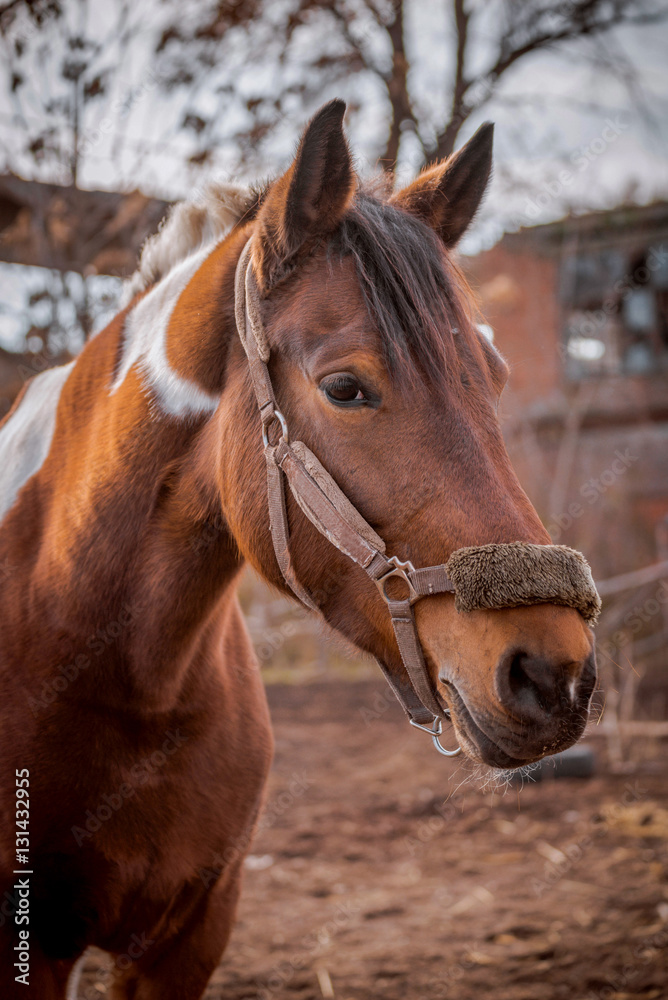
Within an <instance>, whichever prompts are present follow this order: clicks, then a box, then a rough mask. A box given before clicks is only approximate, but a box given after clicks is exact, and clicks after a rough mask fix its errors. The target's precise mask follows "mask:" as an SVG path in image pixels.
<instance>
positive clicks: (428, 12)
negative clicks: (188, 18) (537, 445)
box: [0, 0, 668, 342]
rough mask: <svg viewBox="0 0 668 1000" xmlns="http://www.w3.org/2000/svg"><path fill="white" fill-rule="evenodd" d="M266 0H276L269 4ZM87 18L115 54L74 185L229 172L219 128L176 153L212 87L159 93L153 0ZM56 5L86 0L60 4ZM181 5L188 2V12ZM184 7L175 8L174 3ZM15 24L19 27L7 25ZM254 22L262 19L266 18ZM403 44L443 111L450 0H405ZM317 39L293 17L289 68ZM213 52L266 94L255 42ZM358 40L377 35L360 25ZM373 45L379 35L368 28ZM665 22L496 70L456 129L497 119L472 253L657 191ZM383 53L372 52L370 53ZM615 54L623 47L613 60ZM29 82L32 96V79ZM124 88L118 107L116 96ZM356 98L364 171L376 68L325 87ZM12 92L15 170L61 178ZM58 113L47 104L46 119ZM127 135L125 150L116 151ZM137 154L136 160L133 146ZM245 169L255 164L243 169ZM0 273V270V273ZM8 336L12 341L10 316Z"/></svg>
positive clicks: (277, 149)
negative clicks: (184, 125) (486, 98)
mask: <svg viewBox="0 0 668 1000" xmlns="http://www.w3.org/2000/svg"><path fill="white" fill-rule="evenodd" d="M285 2H288V0H277V2H276V3H275V4H274V5H273V7H272V9H274V10H275V11H276V14H277V16H278V14H279V13H280V10H281V7H282V4H283V3H285ZM472 6H475V7H478V8H479V9H480V10H481V11H483V12H484V16H482V17H478V18H477V19H474V20H473V22H472V24H473V25H474V26H475V33H474V34H473V37H472V38H471V40H470V44H469V52H470V54H471V56H472V57H473V58H474V59H475V60H477V61H478V62H479V63H480V65H481V66H484V65H485V64H486V61H487V60H488V58H489V52H490V41H489V39H490V38H493V37H494V28H495V25H494V17H495V16H496V15H495V10H496V9H498V4H495V3H494V2H491V3H485V4H481V3H477V4H472ZM87 7H88V9H89V10H91V9H92V10H93V11H94V13H95V18H96V22H95V23H96V31H98V32H99V37H100V38H106V37H107V36H109V40H108V42H107V43H106V44H105V47H104V50H103V53H102V57H101V64H102V65H108V66H111V67H114V68H115V69H116V70H117V72H115V73H114V74H113V76H112V80H113V87H114V89H113V90H112V91H111V92H110V93H109V94H108V95H107V97H106V98H105V99H103V100H102V101H101V102H99V103H95V102H93V103H92V104H91V105H90V106H89V108H88V111H87V118H86V121H85V122H84V128H83V136H84V140H85V142H86V147H85V148H86V156H85V157H84V162H83V165H82V169H81V175H80V184H81V186H83V187H90V188H98V187H101V188H111V189H119V188H121V189H132V188H136V187H140V188H141V189H142V190H144V191H145V192H146V193H150V194H155V195H159V196H167V197H180V196H184V195H188V194H189V193H190V192H192V191H193V189H196V187H197V186H198V185H199V184H202V183H203V182H204V181H205V180H206V177H207V176H215V177H216V178H221V177H228V176H230V175H231V174H234V173H235V161H236V150H235V148H234V144H233V143H231V142H227V143H225V142H223V143H222V144H221V147H220V148H219V150H218V151H217V153H216V157H215V160H214V163H213V164H211V165H210V166H209V167H207V168H204V169H203V170H202V171H200V172H194V171H193V170H192V169H191V170H187V169H185V168H184V166H183V160H184V154H185V153H186V152H187V151H188V148H189V145H188V144H189V142H190V139H189V137H188V135H187V134H183V132H181V131H179V129H178V127H177V126H178V123H179V122H180V120H181V118H182V115H183V112H184V110H185V109H186V108H188V109H199V110H200V111H202V112H206V111H207V110H210V109H211V107H212V102H213V99H214V98H213V87H210V88H209V89H207V87H203V88H199V89H198V90H197V91H195V92H192V93H189V94H184V93H183V92H181V91H179V92H177V93H176V94H171V95H169V96H165V95H164V94H163V93H162V91H161V89H160V88H159V87H158V86H157V85H156V82H155V76H154V71H155V62H154V60H153V58H152V56H151V52H152V46H153V45H154V43H155V38H156V34H157V33H158V32H159V30H160V28H161V22H160V18H161V17H163V16H164V6H163V5H159V4H156V0H137V2H136V4H135V5H134V7H133V16H134V17H135V18H136V25H137V28H136V30H135V31H134V33H133V37H132V41H131V43H130V44H127V45H119V44H118V41H117V39H115V38H114V34H113V23H114V22H113V13H112V12H113V10H114V5H113V3H107V2H105V0H92V2H91V3H89V4H88V5H87ZM65 9H66V11H68V16H70V17H71V16H74V14H73V12H75V11H78V10H81V9H86V5H78V4H73V3H72V0H70V3H69V4H66V5H65ZM187 9H188V7H187V4H186V5H184V12H185V11H186V10H187ZM184 16H185V13H184ZM17 30H23V29H21V28H20V25H19V26H18V28H17ZM264 30H266V31H269V32H271V27H270V26H268V27H265V28H264ZM406 32H407V48H408V53H409V56H410V57H411V63H412V66H413V69H412V75H411V88H412V91H413V93H414V95H415V97H416V99H417V100H418V101H419V102H420V105H421V107H423V108H427V109H433V111H434V116H435V118H439V117H441V118H442V117H443V108H444V107H445V104H446V101H447V99H448V81H449V80H450V78H451V74H452V71H453V67H452V58H453V56H452V53H453V44H452V39H453V28H452V22H451V3H450V2H449V0H448V2H446V0H438V2H436V0H412V2H411V3H410V4H409V10H408V18H407V24H406ZM58 37H59V36H58V34H57V32H55V31H53V32H50V33H48V37H45V38H43V39H40V48H39V50H38V51H36V53H35V58H34V60H33V62H32V64H31V66H30V68H29V72H30V74H31V77H30V87H29V88H26V90H25V93H26V95H27V99H24V104H23V114H24V115H25V116H26V117H27V118H29V119H30V118H32V120H35V121H38V120H39V119H40V116H43V111H42V110H41V107H42V105H43V103H44V99H45V98H48V97H52V96H57V88H55V87H54V82H53V81H54V77H55V76H56V71H55V68H56V67H57V64H58V62H59V60H60V58H61V57H62V51H59V50H58ZM319 41H320V40H319V39H318V37H316V35H315V34H314V33H313V32H311V34H310V35H309V31H308V29H306V30H304V31H303V33H302V35H301V36H300V37H299V39H298V44H297V45H296V47H295V49H294V54H293V56H294V57H293V59H292V62H291V65H290V67H289V72H290V73H292V74H293V75H294V77H295V78H298V77H299V73H300V47H301V51H302V52H306V51H308V49H309V46H313V45H317V44H319ZM233 42H234V44H233V45H231V46H230V48H229V50H228V54H227V57H226V60H225V66H224V67H223V66H221V68H220V72H221V79H225V80H227V81H228V82H229V81H232V83H233V85H234V87H235V91H236V92H237V93H241V94H253V93H257V91H258V88H259V89H262V90H265V91H266V92H270V93H271V92H272V88H273V87H274V86H275V80H274V78H273V72H274V71H273V70H272V68H271V66H270V65H269V64H267V63H265V64H264V65H262V64H259V63H258V61H257V59H254V57H253V48H252V45H251V43H249V42H248V40H247V39H246V38H245V37H244V36H243V35H242V34H236V35H234V36H233ZM369 43H370V44H375V42H374V39H373V38H370V42H369ZM379 44H381V45H382V40H381V42H379ZM667 53H668V27H667V26H666V25H665V24H664V25H660V26H655V25H652V26H647V27H637V28H622V29H618V30H617V31H616V32H615V33H614V34H612V35H610V36H609V37H608V38H607V40H606V41H605V42H602V41H591V40H587V41H583V42H579V43H576V44H571V45H570V46H569V47H568V48H566V49H561V50H559V51H555V52H541V53H537V54H536V55H533V56H529V57H527V58H526V59H525V60H523V61H521V62H520V63H518V64H517V66H516V67H515V68H513V69H512V70H510V71H509V73H508V74H507V75H506V76H505V77H504V80H503V84H502V86H501V87H500V89H499V91H498V93H497V95H496V96H495V97H494V99H493V100H492V101H491V102H490V103H489V104H488V106H487V107H486V108H485V109H484V111H483V112H482V113H480V114H478V115H477V116H474V117H473V118H472V119H471V120H470V121H469V122H467V123H466V126H465V127H464V129H463V130H462V133H461V134H460V139H459V143H460V144H461V142H463V141H465V139H466V138H468V137H469V136H470V135H471V134H472V132H473V131H474V130H475V129H476V128H477V127H478V125H479V124H480V123H481V121H483V120H484V119H486V118H491V119H492V120H494V121H495V122H496V126H497V128H496V149H495V163H496V168H495V174H494V179H493V182H492V186H491V189H490V193H489V196H488V198H487V200H486V202H485V205H484V207H483V210H482V212H481V213H480V216H479V218H478V221H477V223H476V226H475V229H474V231H473V232H472V233H471V234H470V236H469V237H467V238H466V241H465V243H464V245H463V249H464V250H465V251H467V252H475V251H476V250H478V249H480V248H481V247H484V246H489V245H491V243H493V242H494V241H495V240H496V239H498V238H499V236H500V235H501V234H502V232H503V231H504V229H511V230H512V229H516V228H518V226H520V225H534V224H537V223H541V222H547V221H550V220H552V219H556V218H559V217H561V216H562V215H563V214H564V213H565V212H566V211H568V210H569V209H575V210H579V211H583V210H588V209H596V208H604V207H609V206H613V205H615V204H619V203H620V202H623V201H632V202H636V203H646V202H648V201H651V200H653V199H656V198H665V197H667V196H668V171H667V168H666V163H667V160H668V55H667ZM382 55H383V53H382V51H380V52H379V56H381V57H382ZM620 57H621V61H619V60H620ZM602 58H607V59H609V60H612V61H613V63H617V64H618V65H619V71H618V72H616V73H615V74H614V75H610V74H604V73H603V72H602V71H601V69H600V67H598V66H597V65H596V63H595V60H600V59H602ZM626 64H630V65H632V66H634V67H635V72H636V75H637V85H636V86H634V87H632V88H629V86H628V85H627V84H626V83H625V81H624V67H625V65H626ZM31 90H32V95H33V96H32V97H30V91H31ZM129 92H130V93H131V94H132V99H131V101H130V108H129V111H128V110H127V108H124V107H122V106H121V102H122V100H123V99H124V98H125V97H127V94H128V93H129ZM339 95H340V96H343V97H344V98H349V99H350V98H351V97H354V98H355V99H356V100H357V101H358V102H359V103H360V104H361V109H360V111H359V113H357V114H356V115H354V116H351V118H350V121H349V127H350V131H351V139H352V145H353V149H354V151H355V153H356V156H357V162H358V167H359V169H360V171H361V172H363V173H370V172H372V171H373V170H374V169H375V168H374V159H375V156H376V155H377V154H378V151H379V150H380V149H382V146H383V140H384V136H385V133H386V128H387V115H388V109H387V106H386V98H385V96H384V94H383V93H382V91H381V88H380V85H379V83H378V81H377V80H376V79H375V78H372V77H370V76H369V77H360V76H356V77H355V78H354V79H351V80H350V81H344V82H343V83H339V84H336V85H333V86H332V87H331V92H330V91H327V92H325V93H324V95H323V98H324V99H327V98H329V97H333V96H339ZM17 112H18V104H17V101H16V99H15V98H12V95H11V94H9V93H6V94H5V95H4V96H3V97H2V103H1V104H0V143H1V144H2V146H3V147H4V149H5V151H6V152H5V156H6V159H7V162H8V163H9V165H10V166H11V167H12V168H13V169H14V170H16V171H17V172H19V173H23V174H24V175H25V176H31V177H41V179H44V180H54V181H61V182H67V179H68V178H67V171H66V170H60V171H58V170H57V169H56V168H55V167H54V165H53V164H45V166H44V167H43V168H42V170H41V171H40V170H37V169H36V167H35V164H34V162H33V161H32V160H31V159H30V158H28V157H26V156H23V155H21V152H20V149H21V145H22V143H24V142H25V133H24V131H23V130H22V128H21V126H20V124H17V121H18V119H17ZM244 113H245V112H244V109H243V107H240V106H239V104H238V103H235V102H234V101H230V103H229V106H228V107H226V111H225V125H226V126H227V128H228V130H229V132H232V131H233V129H234V127H235V125H237V124H239V123H240V122H242V119H243V115H244ZM302 119H303V116H302V115H295V117H294V118H292V117H290V116H287V118H285V119H284V120H283V121H282V122H281V124H280V127H279V128H278V129H277V130H276V132H275V135H274V136H273V138H272V140H271V143H270V144H269V146H268V147H267V151H266V161H267V162H266V163H265V164H263V167H262V169H261V171H260V172H261V174H263V175H264V176H266V175H268V174H271V173H272V172H276V171H277V170H279V169H281V168H283V167H284V166H286V165H287V163H288V161H289V158H290V156H291V153H292V151H293V149H294V145H295V142H296V139H297V137H298V134H299V131H300V129H301V127H302V125H303V120H302ZM54 121H57V116H56V117H55V118H54ZM121 144H123V148H124V150H125V152H124V153H123V154H121V155H120V157H117V158H116V160H114V158H113V157H112V153H113V152H114V150H116V151H117V150H118V149H119V148H120V146H121ZM140 152H141V154H142V156H141V161H140V162H138V160H137V156H138V153H140ZM417 154H418V150H417V148H416V146H413V147H412V148H411V142H410V139H409V141H407V142H405V143H404V145H403V147H402V152H401V157H400V162H399V167H398V176H399V178H400V180H402V181H403V180H408V179H410V177H412V176H413V174H414V172H415V164H416V163H417ZM239 179H241V180H254V179H255V178H254V177H243V176H242V177H240V178H239ZM5 274H7V272H5ZM0 281H1V282H2V285H3V290H4V294H5V301H7V296H9V297H14V293H13V291H12V289H15V284H16V281H15V277H11V278H7V276H6V277H5V280H4V281H3V280H2V276H0ZM0 327H2V328H4V331H5V333H4V337H2V332H1V330H0V337H2V339H3V340H4V342H7V341H8V338H9V339H10V340H11V334H10V329H9V327H8V326H7V323H6V322H0Z"/></svg>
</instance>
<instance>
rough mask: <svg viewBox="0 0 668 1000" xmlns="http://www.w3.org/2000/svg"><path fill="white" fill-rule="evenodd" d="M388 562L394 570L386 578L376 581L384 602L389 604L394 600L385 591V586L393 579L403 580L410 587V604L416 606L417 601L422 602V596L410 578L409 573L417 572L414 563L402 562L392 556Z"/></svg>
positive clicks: (382, 577)
mask: <svg viewBox="0 0 668 1000" xmlns="http://www.w3.org/2000/svg"><path fill="white" fill-rule="evenodd" d="M388 562H391V563H392V565H393V567H394V569H391V570H389V571H388V572H387V573H385V575H384V576H381V577H380V579H378V580H376V586H377V587H378V590H379V591H380V596H381V597H382V598H383V600H384V601H387V603H388V604H389V602H390V601H391V600H392V598H391V597H388V595H387V592H386V590H385V584H386V582H387V581H388V580H391V579H393V578H395V579H396V578H398V579H400V580H403V581H404V583H405V584H406V586H407V587H408V601H409V603H410V604H415V602H416V601H419V600H420V595H419V594H418V592H417V590H416V589H415V587H414V586H413V584H412V583H411V581H410V579H409V577H408V574H409V573H414V572H415V566H414V565H413V563H412V562H402V561H401V560H400V559H397V557H396V556H390V558H389V560H388Z"/></svg>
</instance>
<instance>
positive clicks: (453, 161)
mask: <svg viewBox="0 0 668 1000" xmlns="http://www.w3.org/2000/svg"><path fill="white" fill-rule="evenodd" d="M493 141H494V125H493V124H492V122H485V124H484V125H481V126H480V128H479V129H478V131H477V132H476V133H475V135H474V136H472V138H471V139H469V141H468V142H467V143H466V145H464V146H462V148H461V149H460V150H459V151H458V152H456V153H453V154H452V156H449V157H448V159H447V160H443V161H442V162H441V163H437V164H436V165H435V166H433V167H429V168H428V169H427V170H425V171H423V173H421V174H420V175H419V177H417V178H416V179H415V180H414V181H413V183H412V184H409V185H408V187H405V188H403V189H402V190H401V191H398V192H397V193H396V194H395V195H393V197H392V204H394V205H398V206H400V207H401V208H403V209H405V210H406V211H407V212H410V213H411V215H417V216H419V217H420V218H421V219H424V221H425V222H426V223H427V224H428V225H429V226H431V227H432V229H435V230H436V232H437V233H438V235H439V236H440V237H441V239H442V240H443V242H444V243H445V245H446V247H453V246H454V245H455V244H456V243H457V242H458V241H459V240H460V239H461V237H462V236H463V235H464V233H465V232H466V230H467V229H468V227H469V226H470V224H471V222H472V221H473V216H474V215H475V213H476V212H477V211H478V208H479V206H480V202H481V201H482V196H483V195H484V193H485V189H486V188H487V184H488V182H489V177H490V174H491V172H492V145H493Z"/></svg>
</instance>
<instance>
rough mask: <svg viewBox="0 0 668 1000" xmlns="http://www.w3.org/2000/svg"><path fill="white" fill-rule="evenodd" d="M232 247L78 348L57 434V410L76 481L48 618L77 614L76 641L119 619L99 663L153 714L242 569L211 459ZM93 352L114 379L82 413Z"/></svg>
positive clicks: (236, 243) (169, 281) (173, 278)
mask: <svg viewBox="0 0 668 1000" xmlns="http://www.w3.org/2000/svg"><path fill="white" fill-rule="evenodd" d="M242 245H243V237H241V238H232V239H230V240H228V241H225V242H224V243H223V244H221V245H219V246H218V247H217V248H215V249H214V250H213V251H212V252H211V253H210V254H209V255H208V256H203V259H202V260H201V262H197V261H195V262H191V263H190V265H189V267H190V271H189V270H188V267H184V268H181V270H180V272H178V273H176V274H173V275H170V276H168V277H167V278H166V279H164V281H163V282H161V284H160V285H159V286H156V288H155V289H153V290H152V291H150V292H149V293H148V294H146V295H145V296H144V297H143V298H142V299H141V300H139V301H137V302H136V303H135V304H134V305H133V306H131V307H130V308H129V309H128V310H127V312H126V313H125V315H124V316H123V317H121V321H120V325H119V324H117V329H116V330H115V331H114V329H112V328H108V330H107V331H104V333H102V334H100V335H99V336H98V337H97V338H95V339H94V341H92V342H91V343H90V344H89V345H88V346H87V348H86V350H85V351H84V352H83V354H82V355H81V358H80V360H79V362H78V363H77V365H76V366H75V370H74V372H73V373H72V377H71V380H68V383H67V385H66V393H64V395H65V398H64V399H63V401H62V402H63V404H64V410H65V414H66V417H65V420H64V424H65V425H67V424H68V420H67V417H68V416H69V414H70V410H72V411H74V410H77V408H78V413H79V415H78V418H77V419H76V420H74V419H73V420H72V421H71V422H70V424H71V426H70V428H69V429H70V435H69V439H66V440H65V442H64V445H65V446H64V448H63V449H62V450H63V451H64V452H65V453H66V455H65V458H64V459H63V469H62V470H61V472H63V471H64V472H65V473H67V476H66V478H69V477H70V476H74V477H75V478H76V484H75V486H74V489H73V490H72V491H71V492H69V491H68V493H69V495H68V496H63V497H62V500H61V504H60V509H59V510H57V511H56V516H57V518H59V519H60V521H61V522H62V521H64V522H66V524H67V532H68V537H69V539H70V544H69V546H68V547H69V551H70V554H71V558H70V559H69V561H68V569H67V570H66V572H67V573H68V576H67V579H66V581H64V583H65V586H64V587H63V588H61V591H60V592H62V593H63V594H64V595H65V596H64V601H65V602H66V603H68V602H69V605H70V606H69V607H65V608H61V609H60V611H61V612H62V611H65V613H66V614H67V615H68V617H69V619H70V620H71V616H72V612H73V609H74V608H75V607H76V608H77V609H83V613H82V614H81V612H80V613H79V617H80V620H81V624H80V629H79V631H80V633H83V634H87V635H90V634H92V633H94V632H96V630H95V629H91V622H95V623H96V625H97V626H98V630H99V629H101V630H102V632H104V630H105V627H106V626H107V624H108V623H109V622H110V621H116V620H121V616H122V615H125V616H126V617H127V616H128V615H129V617H130V627H129V628H127V629H125V630H124V631H123V633H122V635H121V636H120V638H119V639H118V641H117V642H115V643H114V645H113V648H111V649H110V650H109V651H107V653H108V655H107V653H105V656H107V659H108V660H109V666H110V668H113V666H114V664H115V665H116V666H117V667H118V668H119V670H120V672H121V674H123V675H125V676H126V677H127V676H129V677H130V678H131V680H132V683H133V685H134V689H135V696H134V700H135V701H137V702H140V701H143V702H144V703H145V704H146V703H149V702H151V700H152V705H151V707H152V710H156V709H158V708H160V707H165V706H167V705H169V704H171V703H173V702H174V699H177V698H178V696H179V691H180V690H181V689H182V687H183V685H184V683H185V679H186V676H187V674H188V670H189V668H190V667H191V666H192V665H193V662H194V660H195V659H196V658H197V657H198V655H201V653H202V644H203V643H204V644H206V642H207V641H213V639H212V638H209V639H208V640H207V636H209V637H210V635H211V632H212V629H213V632H215V633H216V634H218V633H219V630H220V622H221V619H222V618H223V617H224V616H225V615H226V608H227V609H229V608H230V607H231V605H232V604H233V603H234V585H235V583H236V577H237V574H238V572H239V569H240V567H241V565H242V560H241V558H240V556H239V553H238V550H237V548H236V545H235V543H234V540H233V539H232V537H231V535H230V532H229V529H228V527H227V525H226V523H225V522H224V520H223V518H222V516H221V513H220V502H219V498H218V495H217V491H216V485H215V472H214V462H213V461H212V460H211V457H212V454H213V452H214V449H215V442H216V429H215V425H216V421H215V419H213V417H214V414H215V413H216V410H217V407H218V403H219V400H220V396H221V392H222V390H223V387H224V383H225V374H226V358H227V352H228V349H229V346H230V344H231V342H232V341H233V338H234V337H235V327H234V320H233V316H234V269H235V264H236V260H237V258H238V255H239V252H240V249H241V246H242ZM191 272H192V273H191ZM160 338H162V340H161V341H160ZM96 341H97V343H96ZM100 355H105V356H106V358H107V361H108V358H109V356H115V364H114V365H113V366H112V368H114V369H115V370H116V372H117V373H118V374H117V376H116V378H115V380H114V382H113V384H112V389H111V392H109V391H108V389H107V391H106V392H104V391H103V390H102V387H101V386H98V387H97V392H96V393H95V397H94V402H93V403H92V404H91V407H90V409H89V410H88V412H86V408H85V407H83V408H82V406H81V402H82V399H85V398H86V393H85V386H86V384H87V382H88V381H90V379H91V378H92V377H95V376H94V375H93V373H94V372H97V371H99V370H100V367H105V368H106V371H107V372H108V371H109V365H108V363H107V364H106V365H104V364H102V365H101V358H100ZM119 357H120V361H119ZM147 382H148V383H149V385H148V386H147V384H146V383H147ZM106 384H107V386H108V384H109V378H108V375H107V376H106ZM147 389H148V391H147ZM109 428H112V432H111V433H112V438H111V440H110V438H109V433H110V432H109ZM65 429H66V428H65V426H64V427H63V428H61V431H62V433H63V434H64V433H65ZM56 444H57V445H58V442H56ZM207 458H208V461H207ZM91 512H92V516H91ZM86 515H87V516H86ZM52 556H53V557H54V559H53V562H54V563H55V562H57V561H58V553H57V552H52ZM61 562H62V559H61ZM235 607H236V605H235ZM232 617H233V619H234V620H235V621H236V620H237V617H238V616H237V615H236V614H233V616H232ZM226 620H227V621H228V622H229V621H231V620H232V619H230V616H229V614H227V619H226ZM156 698H158V701H159V703H158V701H156Z"/></svg>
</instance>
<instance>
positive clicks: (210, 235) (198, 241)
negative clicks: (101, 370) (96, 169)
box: [122, 181, 256, 306]
mask: <svg viewBox="0 0 668 1000" xmlns="http://www.w3.org/2000/svg"><path fill="white" fill-rule="evenodd" d="M255 197H256V196H255V194H254V192H253V191H251V189H250V188H247V187H241V186H240V185H237V184H218V183H216V182H215V181H209V182H208V183H207V184H206V185H205V186H204V187H203V188H202V190H201V191H200V193H199V196H198V197H195V198H192V199H191V200H190V201H182V202H178V203H177V204H176V205H173V206H172V208H171V209H170V210H169V212H168V214H167V215H166V216H165V218H164V219H163V221H162V222H161V224H160V228H159V229H158V232H157V233H154V235H153V236H149V238H148V239H147V240H146V243H145V244H144V246H143V248H142V252H141V256H140V258H139V266H138V268H137V270H136V271H135V273H134V274H133V275H132V277H131V278H128V280H127V281H126V283H125V286H124V288H123V296H122V305H123V306H126V305H127V304H128V303H129V302H131V301H132V299H133V298H134V297H135V295H136V294H137V292H143V291H144V290H145V289H146V288H150V287H151V285H155V284H156V283H157V282H158V281H162V279H163V278H165V277H166V276H167V275H168V274H169V273H170V272H171V271H172V269H173V268H174V267H175V266H176V265H177V264H179V263H180V262H181V261H183V260H185V259H186V258H187V257H190V255H191V254H193V253H195V252H196V251H198V250H200V249H201V248H202V247H203V246H204V245H205V244H207V243H211V242H214V241H218V240H220V239H221V238H222V237H223V236H224V235H225V234H226V233H228V232H229V231H230V229H231V228H232V226H234V225H235V224H236V223H237V222H239V220H240V219H242V218H243V216H244V215H245V214H246V212H247V211H248V209H249V208H250V206H251V205H252V204H253V202H254V201H255Z"/></svg>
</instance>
